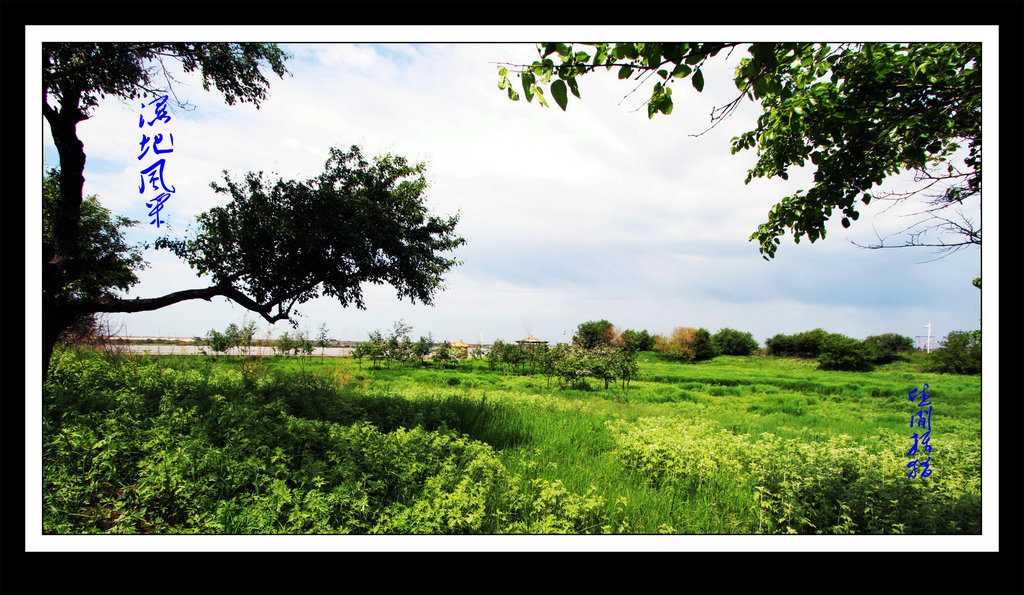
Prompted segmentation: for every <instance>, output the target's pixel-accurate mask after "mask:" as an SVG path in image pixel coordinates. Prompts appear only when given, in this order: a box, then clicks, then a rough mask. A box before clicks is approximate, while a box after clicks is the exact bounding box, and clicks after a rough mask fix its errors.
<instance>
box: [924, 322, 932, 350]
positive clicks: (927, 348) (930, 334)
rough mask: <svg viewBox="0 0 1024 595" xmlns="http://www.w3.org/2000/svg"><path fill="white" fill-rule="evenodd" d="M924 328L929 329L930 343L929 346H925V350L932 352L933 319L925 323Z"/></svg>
mask: <svg viewBox="0 0 1024 595" xmlns="http://www.w3.org/2000/svg"><path fill="white" fill-rule="evenodd" d="M924 328H926V329H928V343H927V347H925V350H926V351H927V352H928V353H931V352H932V321H931V320H929V321H928V324H926V325H924Z"/></svg>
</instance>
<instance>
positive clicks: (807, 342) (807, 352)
mask: <svg viewBox="0 0 1024 595" xmlns="http://www.w3.org/2000/svg"><path fill="white" fill-rule="evenodd" d="M828 335H829V333H828V332H826V331H825V330H823V329H820V328H816V329H814V330H811V331H804V332H802V333H796V334H793V335H786V334H783V333H779V334H777V335H775V336H773V337H771V338H769V339H768V340H766V341H765V342H764V344H765V345H766V346H767V347H768V353H769V354H771V355H783V356H788V357H818V355H819V354H820V353H821V344H822V341H824V340H825V338H826V337H828Z"/></svg>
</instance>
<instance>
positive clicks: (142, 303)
mask: <svg viewBox="0 0 1024 595" xmlns="http://www.w3.org/2000/svg"><path fill="white" fill-rule="evenodd" d="M218 296H222V297H226V298H228V299H230V300H231V301H233V302H235V303H237V304H238V305H240V306H242V307H243V308H245V309H247V310H251V311H253V312H256V313H257V314H259V315H260V316H262V317H263V319H264V320H266V321H267V322H269V323H270V324H274V323H275V322H277V321H279V320H286V319H287V318H288V311H287V310H285V311H282V310H281V309H280V307H279V308H278V312H277V314H271V312H272V310H273V304H267V305H264V304H259V303H257V302H256V301H255V300H253V299H252V298H250V297H249V296H247V295H245V294H244V293H242V292H241V291H240V290H238V289H237V288H235V287H233V286H231V285H213V286H211V287H206V288H203V289H185V290H182V291H175V292H173V293H169V294H167V295H164V296H160V297H156V298H135V299H133V300H129V299H122V298H110V299H105V300H101V301H98V302H88V303H79V304H75V306H74V308H75V309H76V310H78V311H81V312H83V313H91V312H107V313H109V312H123V313H133V312H149V311H152V310H159V309H160V308H165V307H167V306H170V305H172V304H177V303H178V302H183V301H187V300H206V301H210V300H211V299H212V298H214V297H218Z"/></svg>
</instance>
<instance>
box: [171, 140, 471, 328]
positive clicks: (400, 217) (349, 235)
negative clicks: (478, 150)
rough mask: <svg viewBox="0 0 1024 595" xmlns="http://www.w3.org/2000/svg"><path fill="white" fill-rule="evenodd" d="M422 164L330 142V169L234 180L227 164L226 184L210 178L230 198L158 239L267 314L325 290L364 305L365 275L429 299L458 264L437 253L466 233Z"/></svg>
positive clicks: (283, 314) (283, 312) (279, 315)
mask: <svg viewBox="0 0 1024 595" xmlns="http://www.w3.org/2000/svg"><path fill="white" fill-rule="evenodd" d="M424 170H425V165H424V164H422V163H421V164H415V165H412V164H409V163H408V162H407V161H406V159H405V158H404V157H400V156H394V155H386V156H383V157H376V158H374V160H373V162H372V163H371V162H368V161H366V160H365V159H364V158H363V155H362V153H361V151H360V149H359V147H357V146H352V148H351V149H350V150H348V151H341V150H339V149H337V148H332V149H331V150H330V156H329V158H328V159H327V162H326V165H325V171H324V172H323V173H322V174H320V175H319V176H317V177H315V178H312V179H309V180H305V181H295V180H288V181H286V180H283V179H280V178H278V179H277V180H269V179H265V178H264V175H263V173H262V172H259V173H253V172H249V173H248V174H247V175H246V176H245V179H244V180H243V181H242V182H236V181H234V180H232V179H231V177H230V176H229V175H228V173H227V172H224V185H223V186H222V185H218V184H217V183H213V184H211V186H212V187H213V188H214V190H215V191H217V192H218V193H222V194H227V195H229V196H230V197H231V199H232V200H231V202H229V203H228V204H226V205H224V206H220V207H214V208H211V209H210V210H209V211H207V212H205V213H203V214H201V215H199V216H198V218H197V221H198V227H197V228H196V229H194V230H190V235H189V236H188V237H186V238H185V239H172V238H168V237H162V238H159V239H158V240H157V241H156V246H157V247H158V248H167V249H169V250H171V251H172V252H173V253H174V254H175V255H177V256H178V257H179V258H182V259H184V260H185V261H186V262H188V263H189V265H190V266H192V267H193V268H194V269H196V271H197V272H198V273H199V274H201V275H210V276H212V278H213V280H214V282H215V283H216V284H217V285H218V286H231V287H236V288H238V289H239V290H240V291H241V292H243V293H244V294H246V295H247V296H249V297H251V298H252V300H254V301H255V302H257V303H258V304H259V308H258V309H257V311H258V312H260V313H261V314H262V315H263V316H264V317H265V318H266V319H267V320H269V321H271V322H274V321H276V320H282V319H285V318H288V317H289V315H290V312H291V310H292V308H293V306H294V305H295V304H301V303H304V302H306V301H308V300H310V299H313V298H315V297H318V296H320V295H324V296H330V297H333V298H336V299H338V300H339V301H340V302H341V304H342V305H343V306H348V305H349V304H355V305H356V307H358V308H360V309H364V308H365V305H364V301H363V293H362V284H363V283H366V282H369V283H374V284H382V283H388V284H390V285H392V286H393V287H395V288H396V289H397V290H398V296H399V298H409V299H410V300H411V301H412V302H413V303H416V301H417V300H418V301H420V302H421V303H424V304H430V303H432V301H433V296H434V293H435V292H436V291H437V290H439V289H440V288H441V281H442V275H443V274H444V273H446V272H447V271H448V270H449V269H451V268H452V267H453V266H455V265H457V264H458V261H456V260H454V259H451V258H446V257H444V256H442V255H441V254H440V253H441V252H445V251H449V250H453V249H455V248H456V247H458V246H460V245H462V244H464V243H465V240H464V239H463V238H461V237H458V236H456V235H455V233H454V229H455V225H456V223H457V222H458V216H457V215H456V216H452V217H448V218H441V217H436V216H432V215H429V214H428V212H427V208H426V205H425V204H424V202H423V192H424V190H425V189H426V187H427V182H426V180H425V178H424V175H423V172H424ZM273 309H276V314H272V313H271V311H272V310H273Z"/></svg>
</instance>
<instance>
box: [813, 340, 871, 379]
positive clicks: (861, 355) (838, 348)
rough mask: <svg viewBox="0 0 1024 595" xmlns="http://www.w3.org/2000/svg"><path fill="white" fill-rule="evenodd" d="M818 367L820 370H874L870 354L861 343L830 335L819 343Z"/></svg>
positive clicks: (869, 350) (867, 348)
mask: <svg viewBox="0 0 1024 595" xmlns="http://www.w3.org/2000/svg"><path fill="white" fill-rule="evenodd" d="M818 367H820V368H821V369H822V370H846V371H848V372H867V371H869V370H871V369H872V368H874V365H873V363H872V352H871V349H870V348H869V347H868V346H867V345H865V344H864V342H863V341H858V340H857V339H853V338H851V337H847V336H845V335H840V334H838V333H831V334H829V335H828V336H826V337H825V338H824V339H823V340H822V341H821V349H820V353H819V354H818Z"/></svg>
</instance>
